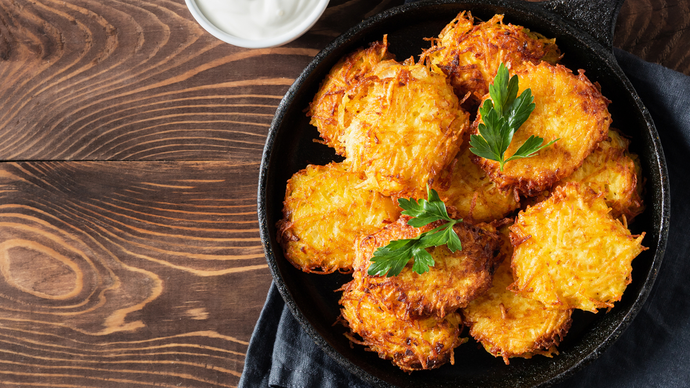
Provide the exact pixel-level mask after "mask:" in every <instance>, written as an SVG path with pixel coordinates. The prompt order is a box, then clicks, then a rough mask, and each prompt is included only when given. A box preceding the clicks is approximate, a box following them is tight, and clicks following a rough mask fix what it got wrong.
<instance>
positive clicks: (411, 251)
mask: <svg viewBox="0 0 690 388" xmlns="http://www.w3.org/2000/svg"><path fill="white" fill-rule="evenodd" d="M427 198H428V199H426V200H425V199H420V200H416V199H414V198H410V199H405V198H400V199H398V204H400V207H401V208H403V212H402V214H405V215H408V216H412V217H413V218H411V219H410V220H409V221H407V224H408V225H410V226H414V227H416V228H418V227H421V226H425V225H428V224H430V223H432V222H436V221H447V222H446V223H445V224H443V225H440V226H438V227H436V228H434V229H432V230H430V231H427V232H424V233H422V234H420V235H419V236H417V237H415V238H407V239H401V240H393V241H391V242H390V243H388V245H386V246H385V247H379V248H378V249H376V251H375V252H374V256H373V257H372V258H371V265H369V270H368V273H369V275H371V276H376V275H378V276H383V275H386V276H387V277H391V276H397V275H398V274H400V272H401V271H402V270H403V268H405V266H406V265H407V263H408V262H409V261H410V259H412V258H414V264H413V265H412V270H413V271H415V272H417V273H418V274H423V273H425V272H428V271H429V267H433V266H434V264H435V262H434V258H433V257H432V256H431V254H430V253H429V252H427V250H426V249H427V248H432V247H436V246H439V245H447V246H448V249H450V250H451V252H455V251H457V250H462V244H461V242H460V237H458V235H457V233H455V231H454V230H453V225H455V224H457V223H459V222H462V219H457V220H454V219H452V218H450V216H449V215H448V212H447V210H446V205H445V204H444V203H443V201H441V199H440V198H439V196H438V193H437V192H436V190H434V189H429V187H428V186H427Z"/></svg>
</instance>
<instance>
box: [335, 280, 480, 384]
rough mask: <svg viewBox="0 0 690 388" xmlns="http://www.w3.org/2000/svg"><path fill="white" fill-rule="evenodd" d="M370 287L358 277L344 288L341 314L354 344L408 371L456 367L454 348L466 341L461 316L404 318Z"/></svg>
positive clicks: (456, 314) (454, 314) (452, 314)
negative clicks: (449, 364) (381, 300)
mask: <svg viewBox="0 0 690 388" xmlns="http://www.w3.org/2000/svg"><path fill="white" fill-rule="evenodd" d="M366 287H367V285H366V284H362V283H361V282H359V281H358V280H357V278H355V280H353V281H351V282H350V283H347V284H346V285H345V286H343V290H344V292H343V296H342V298H341V299H340V304H341V305H342V308H341V312H342V317H343V318H344V319H345V320H346V321H347V323H348V327H349V328H350V330H351V334H350V335H348V338H350V340H351V341H352V342H354V343H357V344H360V345H364V346H367V348H368V350H371V351H374V352H377V353H378V354H379V357H381V358H383V359H387V360H391V361H392V362H393V364H394V365H397V366H398V367H399V368H400V369H402V370H404V371H407V372H411V371H414V370H422V369H434V368H438V367H440V366H441V365H443V364H445V363H447V362H448V361H450V363H451V364H453V362H454V360H453V349H455V348H456V347H457V346H459V345H460V344H462V343H463V342H465V341H466V339H461V338H460V329H461V324H462V319H461V318H460V314H458V313H455V312H453V313H450V314H447V315H446V316H445V317H443V318H441V319H439V318H437V317H435V316H431V317H423V318H409V319H400V318H399V317H398V316H397V315H396V314H395V313H394V312H393V311H391V310H390V309H389V308H388V307H387V306H386V305H384V304H380V303H379V302H378V301H377V300H376V298H375V297H374V296H373V295H372V294H371V293H370V292H369V291H368V289H367V288H366ZM356 336H359V337H360V338H361V339H362V340H361V341H360V340H358V339H357V338H356Z"/></svg>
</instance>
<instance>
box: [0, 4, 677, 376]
mask: <svg viewBox="0 0 690 388" xmlns="http://www.w3.org/2000/svg"><path fill="white" fill-rule="evenodd" d="M402 3H403V0H383V1H370V0H333V1H331V3H330V6H329V8H328V9H327V10H326V12H325V13H324V15H323V16H322V18H321V19H320V21H319V22H318V23H317V24H316V25H315V26H314V27H313V28H312V29H311V30H310V31H309V32H308V33H307V34H306V35H304V36H303V37H301V38H299V39H297V40H296V41H294V42H292V43H290V44H288V45H286V46H284V47H279V48H271V49H259V50H249V49H242V48H237V47H233V46H230V45H227V44H225V43H223V42H221V41H219V40H217V39H216V38H214V37H212V36H211V35H209V34H208V33H206V32H205V31H204V30H203V29H201V27H200V26H199V25H198V24H197V23H196V22H195V21H194V20H193V18H192V16H191V15H190V14H189V12H188V10H187V8H186V6H185V4H184V1H183V0H107V1H103V0H67V1H62V0H60V1H58V0H0V273H1V274H2V277H1V278H0V386H3V387H4V386H8V387H11V386H22V387H31V386H37V387H40V386H49V387H123V386H126V387H130V386H131V387H149V386H150V387H153V386H166V387H180V386H181V387H232V386H235V385H236V384H237V382H238V380H239V376H240V374H241V371H242V368H243V365H244V364H243V363H244V356H245V352H246V348H247V344H248V342H249V339H250V336H251V333H252V330H253V328H254V324H255V322H256V320H257V319H258V316H259V313H260V311H261V307H262V305H263V302H264V299H265V296H266V292H267V290H268V287H269V285H270V282H271V277H270V273H269V271H268V269H267V266H266V261H265V259H264V256H263V251H262V247H261V243H260V240H259V232H258V222H257V215H256V191H257V181H258V168H259V161H260V159H261V152H262V149H263V145H264V141H265V137H266V134H267V131H268V127H269V125H270V122H271V120H272V117H273V114H274V112H275V109H276V108H277V106H278V103H279V101H280V99H281V98H282V96H283V95H284V93H285V92H286V91H287V89H288V88H289V86H290V85H291V83H292V82H293V80H294V79H295V78H296V77H297V76H298V75H299V74H300V72H301V71H302V70H303V69H304V67H305V66H306V65H307V64H308V63H309V61H310V60H311V59H312V58H313V56H314V55H316V53H318V51H319V50H320V49H322V48H323V47H324V46H326V45H327V44H328V43H329V42H330V41H331V40H332V39H333V38H335V37H336V36H338V35H339V34H341V33H342V32H344V31H346V30H347V29H348V28H349V27H351V26H353V25H354V24H356V23H357V22H359V21H361V20H362V19H364V18H366V17H368V16H371V15H374V14H376V13H377V12H380V11H382V10H385V9H387V8H390V7H392V6H396V5H399V4H402ZM689 9H690V0H673V1H671V0H661V1H651V0H628V1H627V2H626V3H625V4H624V5H623V8H622V10H621V13H620V17H619V19H618V23H617V26H616V34H615V40H614V44H615V45H616V46H617V47H621V48H623V49H625V50H628V51H630V52H632V53H633V54H636V55H638V56H640V57H642V58H643V59H646V60H649V61H652V62H656V63H660V64H662V65H664V66H668V67H670V68H672V69H675V70H678V71H681V72H683V73H686V74H690V59H689V57H690V54H689V53H690V36H688V34H689V32H688V24H690V11H688V10H689Z"/></svg>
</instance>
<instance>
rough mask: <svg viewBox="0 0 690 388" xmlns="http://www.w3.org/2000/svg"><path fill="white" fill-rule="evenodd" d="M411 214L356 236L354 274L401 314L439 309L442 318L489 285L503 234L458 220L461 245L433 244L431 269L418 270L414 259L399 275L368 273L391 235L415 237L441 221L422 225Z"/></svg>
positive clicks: (431, 312)
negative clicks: (455, 247) (412, 223)
mask: <svg viewBox="0 0 690 388" xmlns="http://www.w3.org/2000/svg"><path fill="white" fill-rule="evenodd" d="M407 220H409V217H407V216H402V217H401V218H400V219H399V220H398V222H396V223H394V224H390V225H388V226H386V227H385V228H384V229H382V230H380V231H379V232H376V233H374V234H372V235H369V236H365V237H362V238H360V240H358V242H357V247H356V249H357V252H356V257H355V263H354V265H353V267H354V269H355V273H354V276H355V278H360V279H361V281H362V283H364V284H365V285H366V288H367V290H368V292H369V294H370V296H371V297H372V298H375V299H376V300H377V301H378V303H381V304H383V305H385V306H386V308H387V309H388V310H390V311H393V312H395V313H396V314H397V316H398V317H399V318H401V319H404V318H406V317H421V316H429V315H436V316H437V317H439V318H442V317H444V316H445V315H446V314H448V313H450V312H452V311H455V310H456V309H458V308H460V307H465V306H467V303H469V301H471V300H472V299H474V298H476V297H477V296H478V295H480V294H481V293H483V292H484V291H486V290H487V289H488V288H489V287H490V286H491V277H492V272H493V268H492V264H493V260H494V258H495V256H496V254H497V253H498V244H499V239H498V235H497V234H496V232H495V229H493V228H491V227H490V226H488V225H484V226H481V227H480V226H473V225H470V224H468V223H465V222H461V223H459V224H456V225H455V226H454V230H455V232H456V233H457V234H458V237H460V241H461V242H462V250H458V251H455V252H451V251H450V250H449V249H448V247H446V246H445V245H442V246H438V247H434V248H429V249H428V251H429V253H431V255H432V256H433V257H434V261H435V265H434V266H433V267H429V272H426V273H423V274H418V273H416V272H414V271H413V270H412V264H413V263H412V261H410V263H408V265H407V266H406V267H405V268H404V269H403V270H402V272H401V273H400V274H399V275H398V276H393V277H382V276H369V275H367V270H368V268H369V265H370V264H371V262H370V259H371V257H372V256H373V255H374V251H375V250H376V248H378V247H382V246H385V245H387V244H388V243H389V242H390V241H392V240H399V239H405V238H414V237H417V236H418V235H419V234H421V233H423V232H425V231H427V230H431V229H433V228H434V227H436V226H438V225H439V223H438V222H437V223H431V224H429V225H427V226H424V227H422V228H415V227H412V226H409V225H407Z"/></svg>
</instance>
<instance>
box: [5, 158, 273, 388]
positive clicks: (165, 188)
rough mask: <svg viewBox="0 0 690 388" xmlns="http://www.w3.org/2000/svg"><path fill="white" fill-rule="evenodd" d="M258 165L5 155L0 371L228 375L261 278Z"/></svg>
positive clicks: (144, 377)
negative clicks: (14, 158) (19, 159)
mask: <svg viewBox="0 0 690 388" xmlns="http://www.w3.org/2000/svg"><path fill="white" fill-rule="evenodd" d="M255 169H256V165H249V166H247V165H244V164H236V163H230V162H27V163H3V164H1V165H0V272H1V273H2V276H3V278H2V280H3V281H0V381H8V382H12V381H13V382H16V383H19V382H22V384H27V385H29V383H32V382H40V381H44V382H45V381H52V382H54V383H56V384H57V383H60V384H66V385H71V384H74V385H79V386H80V385H87V386H101V387H103V386H122V384H127V385H128V384H135V382H136V385H158V384H160V385H163V386H177V384H182V386H199V387H202V386H231V385H232V382H233V381H236V380H237V379H238V377H239V373H240V371H241V370H242V366H243V364H242V362H243V358H244V353H245V351H246V346H247V340H248V338H249V337H250V335H251V330H252V326H253V321H255V320H256V317H257V316H258V313H259V312H260V309H261V306H262V303H263V300H262V299H261V298H259V297H257V298H253V299H250V300H247V299H246V298H244V297H243V296H244V295H252V294H253V292H255V290H259V289H260V290H266V289H267V288H268V285H269V284H270V275H269V274H268V270H267V265H266V262H265V259H264V256H263V251H262V247H261V243H260V241H259V238H258V232H257V229H258V225H257V216H256V199H255V193H256V186H255V184H254V182H253V180H251V181H250V179H247V178H248V177H245V176H246V175H247V174H248V173H252V175H253V172H254V170H255ZM245 182H246V183H245ZM29 370H30V371H31V372H30V373H29V372H28V371H29ZM0 385H1V384H0Z"/></svg>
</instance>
